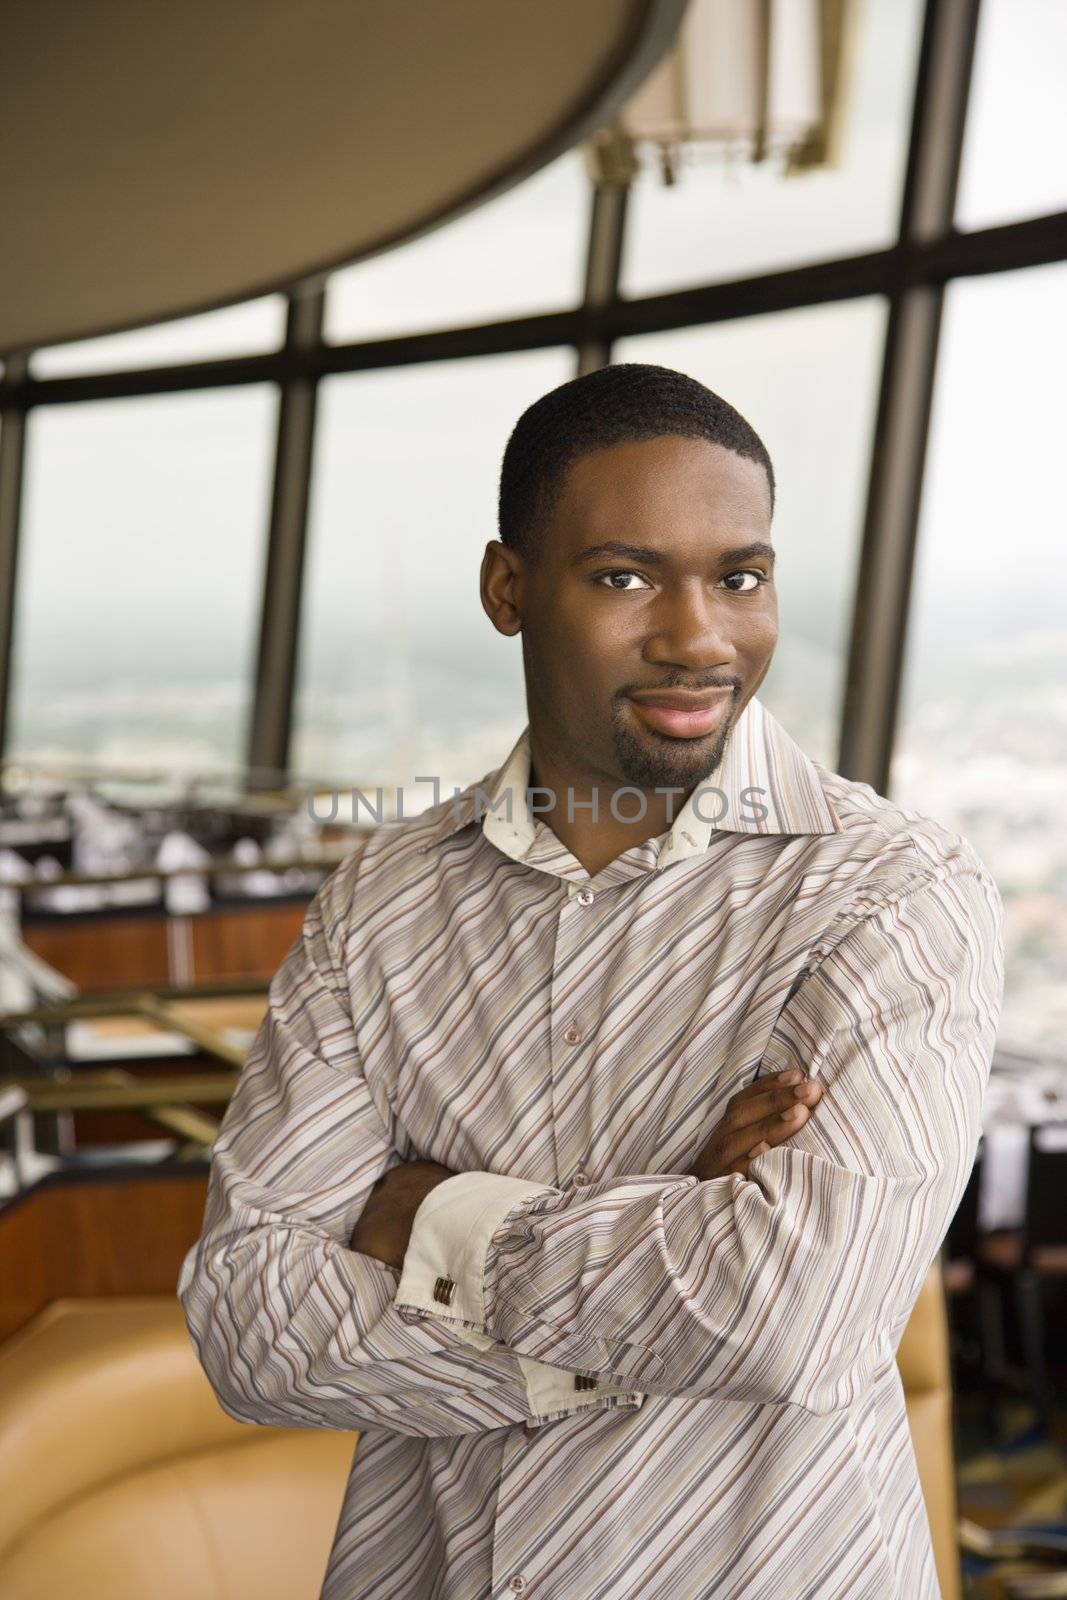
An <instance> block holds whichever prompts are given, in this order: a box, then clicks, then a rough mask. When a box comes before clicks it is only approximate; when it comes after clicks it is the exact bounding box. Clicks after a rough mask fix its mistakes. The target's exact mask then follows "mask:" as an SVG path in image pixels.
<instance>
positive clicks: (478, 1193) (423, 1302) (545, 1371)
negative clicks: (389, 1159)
mask: <svg viewBox="0 0 1067 1600" xmlns="http://www.w3.org/2000/svg"><path fill="white" fill-rule="evenodd" d="M558 1193H559V1190H557V1189H554V1188H553V1186H552V1185H551V1184H545V1183H527V1182H525V1181H524V1180H523V1179H521V1178H509V1177H506V1176H503V1175H502V1174H500V1173H496V1172H460V1173H457V1174H456V1175H455V1177H452V1178H446V1179H445V1180H444V1182H443V1183H438V1184H435V1185H434V1187H433V1188H432V1189H431V1190H430V1192H429V1194H428V1195H426V1197H425V1199H424V1200H423V1201H422V1202H421V1204H420V1205H419V1208H418V1210H417V1211H416V1213H415V1217H414V1220H413V1221H412V1225H411V1236H410V1238H409V1240H408V1247H407V1250H406V1251H405V1254H404V1265H403V1268H402V1270H401V1274H400V1282H399V1284H398V1285H397V1291H396V1298H395V1305H396V1308H397V1310H398V1311H405V1310H411V1311H422V1312H424V1313H425V1312H429V1313H431V1314H432V1315H433V1316H436V1317H440V1318H441V1319H442V1320H445V1321H447V1322H448V1323H449V1325H450V1326H451V1328H452V1330H453V1332H454V1333H455V1334H456V1335H457V1336H459V1337H461V1338H463V1339H466V1340H467V1341H468V1342H469V1343H470V1344H473V1345H476V1346H477V1347H478V1348H479V1349H482V1350H484V1349H488V1347H489V1346H490V1345H494V1344H497V1343H498V1341H497V1340H496V1339H493V1338H492V1337H491V1336H490V1335H489V1334H487V1333H486V1331H485V1257H486V1253H487V1251H488V1249H489V1241H490V1239H491V1238H492V1236H493V1234H494V1233H495V1232H496V1230H497V1229H498V1228H499V1227H500V1225H501V1223H502V1222H503V1221H504V1218H505V1217H506V1216H507V1215H508V1213H509V1212H510V1211H513V1210H514V1209H515V1208H516V1206H518V1205H521V1204H522V1202H523V1201H524V1200H526V1199H529V1198H530V1197H532V1196H537V1197H539V1196H541V1195H545V1194H558ZM518 1360H519V1364H520V1366H521V1367H522V1371H523V1375H524V1377H525V1380H526V1393H527V1398H528V1401H529V1405H530V1412H531V1416H532V1418H533V1420H534V1421H535V1422H541V1421H546V1420H548V1418H549V1417H550V1416H556V1417H558V1416H561V1415H566V1414H568V1413H570V1412H574V1411H583V1410H587V1409H589V1408H590V1407H591V1406H595V1405H599V1404H600V1403H601V1401H602V1399H603V1397H605V1396H607V1395H614V1396H619V1397H621V1398H622V1399H623V1400H628V1401H631V1402H632V1404H633V1405H634V1406H635V1407H636V1406H640V1405H641V1403H642V1401H643V1400H644V1398H645V1397H644V1395H643V1394H639V1393H637V1392H636V1391H634V1390H632V1389H624V1388H623V1387H622V1386H621V1385H619V1384H614V1383H598V1382H595V1381H594V1380H592V1379H586V1378H582V1379H580V1380H579V1378H578V1375H577V1374H576V1373H575V1372H573V1371H571V1370H570V1369H568V1368H566V1367H553V1366H550V1365H549V1364H548V1363H547V1362H544V1361H534V1360H533V1359H531V1358H530V1357H529V1356H522V1355H520V1356H519V1357H518Z"/></svg>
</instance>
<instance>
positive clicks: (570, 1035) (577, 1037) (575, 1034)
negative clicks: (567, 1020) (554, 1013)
mask: <svg viewBox="0 0 1067 1600" xmlns="http://www.w3.org/2000/svg"><path fill="white" fill-rule="evenodd" d="M563 1037H564V1039H566V1041H567V1043H568V1044H581V1042H582V1030H581V1028H576V1027H575V1026H574V1024H573V1023H572V1024H571V1026H570V1027H569V1028H568V1029H567V1030H566V1032H565V1033H564V1035H563Z"/></svg>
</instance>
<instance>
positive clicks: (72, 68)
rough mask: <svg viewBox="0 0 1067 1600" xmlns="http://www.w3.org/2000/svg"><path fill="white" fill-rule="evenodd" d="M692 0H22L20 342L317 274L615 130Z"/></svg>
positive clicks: (7, 346)
mask: <svg viewBox="0 0 1067 1600" xmlns="http://www.w3.org/2000/svg"><path fill="white" fill-rule="evenodd" d="M684 10H685V0H578V3H576V0H536V3H534V4H529V3H528V0H181V3H180V4H164V3H156V0H79V4H77V5H71V4H69V3H68V0H11V3H9V4H8V5H6V6H5V7H4V8H3V12H2V17H0V45H2V50H3V55H4V59H5V64H6V65H5V73H4V93H3V95H2V96H0V144H2V147H3V149H4V150H5V151H6V153H7V155H6V160H5V161H4V163H3V164H2V166H0V233H2V237H3V241H4V243H3V249H2V250H0V350H15V349H24V348H30V347H32V346H39V345H44V344H54V343H58V342H60V341H63V340H66V339H71V338H80V337H84V336H86V335H88V334H95V333H103V332H111V331H114V330H117V329H119V328H126V327H134V326H138V325H140V324H143V323H146V322H154V321H158V320H161V319H163V318H166V317H171V316H176V315H181V314H186V313H189V312H193V311H198V310H203V309H206V308H207V307H209V306H216V305H220V304H224V303H227V302H229V301H232V300H237V299H244V298H246V297H248V296H250V295H252V294H256V293H260V292H263V291H264V290H267V289H273V288H277V287H280V286H284V285H285V284H288V283H292V282H295V281H299V280H300V279H304V278H307V277H309V276H313V275H315V274H316V273H318V272H320V271H322V270H324V269H325V268H327V267H333V266H336V265H339V264H340V263H342V262H347V261H352V260H356V259H359V258H361V257H363V256H366V255H371V254H374V253H375V252H377V251H379V250H382V249H385V248H387V247H388V246H389V245H391V244H396V243H399V242H400V241H401V240H404V239H408V238H412V237H414V236H415V235H416V234H418V233H422V232H425V231H426V230H428V229H429V228H431V227H434V226H436V225H438V224H439V223H441V222H443V221H447V220H449V219H450V218H451V217H453V216H456V215H458V214H459V213H460V212H461V211H464V210H466V209H468V208H469V207H470V206H472V205H474V204H477V203H479V202H480V201H482V200H485V199H488V198H490V197H491V196H492V195H494V194H497V193H499V192H501V191H502V190H503V189H505V188H508V187H509V186H510V185H511V184H512V183H514V182H516V181H518V180H519V179H520V178H523V177H526V176H528V175H529V173H531V172H533V171H535V170H536V169H537V168H538V167H539V166H542V165H544V164H545V162H547V161H549V160H551V159H552V158H553V157H554V156H555V155H557V154H559V153H560V152H561V151H563V150H564V149H566V148H568V147H569V146H570V145H572V144H573V143H574V142H575V141H576V140H578V139H580V138H582V137H583V136H584V135H586V134H587V133H590V132H592V131H593V129H595V128H596V127H598V126H600V125H601V124H602V123H603V122H605V121H606V120H608V119H609V118H610V117H611V116H612V115H613V114H614V113H615V111H616V110H617V109H618V107H619V106H620V105H621V104H622V103H623V101H624V100H625V99H626V98H627V97H628V96H629V95H630V94H631V93H632V92H633V90H634V89H635V88H636V87H637V86H638V85H639V84H640V83H641V82H642V81H643V79H644V78H645V77H646V76H647V75H648V73H649V72H650V71H651V69H652V68H653V67H654V66H655V64H656V62H657V61H658V60H659V59H660V57H661V56H662V55H663V53H664V52H665V50H666V49H667V47H668V46H669V44H670V43H671V40H672V38H673V36H674V34H675V32H676V31H677V27H678V24H679V22H680V20H681V17H682V13H683V12H684Z"/></svg>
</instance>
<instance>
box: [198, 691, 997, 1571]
mask: <svg viewBox="0 0 1067 1600" xmlns="http://www.w3.org/2000/svg"><path fill="white" fill-rule="evenodd" d="M529 776H530V756H529V735H528V730H525V731H524V733H523V734H522V736H521V737H520V739H519V740H518V742H517V744H516V745H515V748H514V749H513V750H512V752H511V754H510V755H509V757H508V758H507V760H506V761H505V762H504V764H503V765H502V766H501V767H500V768H499V769H498V770H497V771H496V772H495V773H493V774H490V775H489V776H488V777H487V778H484V779H482V780H481V783H480V784H478V785H473V784H472V785H471V786H470V787H469V788H468V789H466V790H463V791H462V792H461V793H460V794H459V796H458V797H453V798H449V799H445V800H442V801H440V803H438V804H436V805H434V806H432V807H431V808H430V809H429V810H427V811H425V812H423V813H422V814H421V815H420V816H417V817H415V818H413V819H410V820H406V821H398V822H390V823H386V824H384V825H382V826H380V827H377V828H374V829H371V830H369V831H368V832H367V833H366V834H364V835H363V836H361V838H360V840H359V843H358V844H357V846H356V848H355V849H354V850H353V851H352V853H351V854H350V855H349V856H348V857H346V859H345V861H344V862H343V863H342V865H341V866H340V867H339V868H338V869H337V870H336V872H334V874H333V875H332V876H331V878H330V879H329V880H328V881H327V882H326V884H325V885H324V886H323V888H322V889H321V890H320V891H319V893H318V895H317V896H316V898H315V900H314V901H313V902H312V904H311V907H310V909H309V912H308V915H307V919H306V922H305V925H304V930H303V934H302V936H301V937H300V938H299V939H298V940H297V941H296V943H295V944H294V946H293V948H292V950H291V951H290V953H289V955H288V956H287V958H286V960H285V962H284V964H283V965H282V967H281V968H280V969H279V971H278V973H277V975H276V977H275V979H274V982H273V984H272V987H271V992H270V999H269V1006H268V1011H267V1015H266V1017H265V1019H264V1022H263V1026H262V1028H261V1030H260V1032H259V1034H258V1036H257V1038H256V1041H255V1043H254V1045H253V1047H252V1050H251V1053H250V1055H249V1058H248V1061H247V1064H246V1066H245V1068H244V1070H243V1072H242V1074H241V1076H240V1079H239V1082H238V1086H237V1088H236V1091H235V1093H234V1095H233V1098H232V1101H231V1103H230V1105H229V1108H228V1110H227V1113H226V1117H225V1119H224V1122H223V1125H222V1130H221V1132H220V1135H219V1138H218V1141H217V1143H216V1146H215V1150H214V1156H213V1162H212V1172H211V1180H210V1185H209V1193H208V1201H207V1209H206V1214H205V1218H204V1226H203V1231H202V1234H201V1237H200V1240H199V1242H198V1243H197V1245H195V1246H194V1247H193V1249H192V1250H191V1251H190V1252H189V1255H188V1256H187V1258H186V1260H185V1263H184V1265H183V1268H182V1274H181V1279H180V1284H179V1293H180V1295H181V1298H182V1301H183V1304H184V1308H185V1312H186V1316H187V1319H188V1323H189V1328H190V1332H191V1334H192V1337H193V1340H194V1342H195V1344H196V1347H197V1349H198V1352H199V1356H200V1359H201V1361H202V1363H203V1365H204V1368H205V1370H206V1372H207V1374H208V1376H209V1378H210V1380H211V1382H212V1384H213V1386H214V1388H215V1391H216V1393H217V1394H218V1397H219V1399H220V1401H221V1403H222V1405H223V1406H224V1407H225V1409H226V1410H227V1411H228V1412H230V1413H231V1414H232V1415H234V1416H236V1417H239V1418H243V1419H247V1420H249V1421H253V1422H260V1423H272V1424H276V1425H280V1426H283V1427H327V1428H337V1429H352V1430H358V1431H359V1433H360V1438H359V1441H358V1446H357V1449H356V1454H355V1459H354V1464H353V1468H352V1472H351V1476H350V1478H349V1482H348V1487H347V1491H346V1494H345V1499H344V1504H343V1508H342V1512H341V1517H340V1521H339V1524H338V1528H337V1532H336V1537H335V1541H334V1546H333V1550H332V1554H331V1557H330V1563H329V1569H328V1572H327V1574H326V1578H325V1583H324V1588H323V1590H322V1593H323V1595H324V1596H325V1597H326V1600H364V1597H366V1600H490V1597H491V1600H513V1597H514V1596H515V1595H517V1594H520V1593H521V1594H526V1595H528V1596H530V1597H532V1600H712V1597H714V1600H801V1597H807V1600H846V1597H847V1600H861V1597H862V1600H930V1597H935V1596H937V1594H938V1587H937V1581H936V1578H935V1575H934V1568H933V1560H932V1555H931V1544H930V1535H929V1528H928V1524H927V1521H926V1515H925V1510H924V1505H923V1500H922V1496H921V1492H920V1487H919V1482H918V1478H917V1474H916V1466H915V1459H914V1455H913V1451H912V1446H911V1442H910V1437H909V1433H908V1425H907V1418H906V1413H905V1406H904V1395H903V1391H902V1388H901V1382H900V1377H899V1374H898V1370H897V1366H896V1362H895V1351H896V1347H897V1343H898V1341H899V1338H900V1335H901V1333H902V1331H903V1328H904V1325H905V1323H906V1321H907V1318H908V1315H909V1311H910V1309H911V1306H912V1304H913V1302H914V1300H915V1297H916V1295H917V1293H918V1290H919V1287H920V1285H921V1283H922V1280H923V1278H924V1276H925V1274H926V1271H927V1269H928V1268H929V1266H930V1264H931V1263H932V1261H933V1260H934V1259H935V1257H936V1255H937V1252H938V1249H939V1246H940V1244H941V1240H942V1238H943V1235H944V1233H945V1231H946V1228H947V1226H948V1222H949V1219H950V1217H951V1215H952V1213H953V1210H954V1208H955V1206H956V1203H957V1201H958V1199H959V1197H960V1195H961V1192H962V1190H963V1187H964V1184H965V1182H966V1178H967V1174H968V1171H969V1169H970V1166H971V1163H972V1160H973V1157H974V1153H975V1149H976V1145H977V1141H978V1135H979V1123H980V1114H981V1104H982V1098H983V1092H984V1088H985V1084H986V1079H987V1075H988V1070H989V1063H990V1058H991V1054H992V1050H993V1043H994V1036H995V1032H996V1025H997V1020H998V1015H999V1009H1000V1000H1001V990H1002V968H1003V950H1002V912H1001V904H1000V898H999V895H998V893H997V889H996V887H995V885H994V883H993V881H992V879H991V878H990V875H989V873H988V871H987V870H986V868H985V867H984V865H983V864H982V862H981V860H980V859H979V857H978V856H977V855H976V853H975V851H974V850H973V848H972V847H971V846H970V845H969V844H968V843H967V842H966V841H964V840H963V839H961V838H960V837H959V836H958V835H957V834H955V833H952V832H950V831H949V830H948V829H946V828H944V827H942V826H940V825H939V824H938V823H937V822H935V821H932V820H931V819H929V818H927V817H925V816H923V815H921V814H919V813H917V812H915V811H907V810H902V809H901V808H900V807H898V806H896V805H894V804H892V803H891V802H890V801H888V800H886V799H884V798H882V797H881V796H879V795H878V794H877V793H875V791H874V790H873V789H872V788H870V787H869V786H868V785H866V784H861V783H854V782H850V781H848V780H846V779H844V778H842V777H840V776H838V775H837V774H834V773H832V772H830V771H829V770H827V769H826V768H825V767H824V766H822V765H821V764H819V763H818V762H815V761H811V760H809V759H808V757H807V756H805V755H804V753H803V752H802V751H801V750H800V749H799V748H798V746H797V745H796V744H795V743H794V742H793V740H792V739H791V738H790V737H789V736H788V735H787V734H786V732H785V730H784V729H783V728H782V727H781V726H780V725H779V724H778V723H777V722H776V721H775V719H774V718H773V717H772V716H771V714H770V713H769V712H768V711H767V709H766V708H765V707H764V706H763V705H762V703H761V702H760V701H759V700H758V699H757V698H753V699H751V700H750V701H749V702H748V704H747V706H746V707H745V709H744V711H743V713H742V715H741V717H740V718H739V720H738V722H737V724H736V725H735V727H734V729H733V731H732V732H731V734H730V737H729V739H728V741H727V746H726V751H725V754H724V757H723V760H722V762H721V764H720V767H719V768H718V770H717V771H716V772H715V773H714V774H713V775H712V777H711V778H709V779H708V780H707V781H706V782H705V783H704V784H701V785H700V786H699V787H698V788H697V789H696V790H695V791H694V792H693V794H692V795H691V796H690V797H689V799H688V800H687V801H686V803H685V805H684V806H683V807H681V809H680V810H679V812H678V815H677V817H676V818H675V820H674V822H673V823H672V825H671V826H670V828H669V829H668V831H667V832H666V833H663V834H661V835H660V836H659V837H658V838H653V839H649V840H647V841H645V842H644V843H642V844H638V845H636V846H634V847H632V848H629V849H626V850H625V851H624V852H623V853H622V854H620V855H619V856H617V857H616V859H615V860H614V861H612V862H611V863H610V864H609V865H608V866H606V867H605V868H603V870H602V871H600V872H598V873H596V874H595V875H594V876H590V875H589V874H588V873H587V872H586V870H585V869H584V868H583V867H582V866H581V864H580V863H579V862H578V861H577V860H576V858H575V857H574V856H573V855H572V854H571V853H570V852H569V851H568V850H567V849H566V848H565V846H564V845H563V844H562V842H561V841H560V839H559V838H558V837H557V836H556V834H555V833H553V832H552V830H551V829H550V828H549V827H548V826H547V825H546V824H545V823H544V822H543V821H542V820H540V818H539V817H538V816H537V814H536V804H533V805H531V804H530V803H529V801H528V800H527V798H526V791H527V785H528V783H529ZM711 790H714V791H715V792H714V793H711V792H710V791H711ZM508 793H510V794H511V795H512V796H514V797H516V798H517V800H518V802H519V803H517V804H514V805H512V806H511V816H510V818H509V817H508V815H507V807H506V805H505V804H504V803H502V802H503V801H504V799H505V798H506V795H507V794H508ZM792 1066H799V1067H801V1068H803V1069H804V1070H805V1071H806V1072H808V1073H811V1074H816V1073H817V1074H818V1075H819V1077H820V1079H821V1082H822V1084H823V1089H824V1093H823V1097H822V1100H821V1101H820V1103H819V1104H818V1106H817V1107H816V1108H815V1110H814V1111H813V1113H812V1114H811V1116H810V1117H809V1118H808V1120H807V1122H806V1124H805V1125H804V1126H803V1127H802V1128H801V1129H800V1131H799V1132H797V1133H795V1134H794V1135H792V1136H791V1137H790V1139H789V1140H788V1141H787V1142H786V1143H784V1144H782V1145H780V1146H778V1147H776V1148H772V1149H770V1150H768V1151H766V1152H765V1153H764V1154H762V1155H760V1156H758V1157H756V1158H754V1159H753V1160H752V1162H751V1164H750V1167H749V1170H748V1174H747V1176H744V1177H742V1176H740V1175H738V1174H730V1175H727V1176H723V1177H719V1178H714V1179H711V1180H709V1181H698V1180H697V1179H696V1178H695V1177H693V1176H691V1175H689V1173H688V1168H689V1167H690V1166H691V1165H692V1164H693V1163H694V1162H695V1160H696V1158H697V1156H698V1154H699V1152H700V1150H701V1149H702V1147H703V1145H704V1144H705V1143H706V1141H707V1140H708V1138H709V1136H710V1134H711V1132H712V1131H713V1129H714V1128H715V1126H716V1124H717V1123H718V1122H719V1120H720V1119H721V1117H722V1115H723V1113H724V1111H725V1108H726V1105H727V1102H728V1101H729V1099H730V1097H731V1096H732V1095H733V1094H735V1093H736V1092H737V1091H738V1090H739V1089H741V1088H742V1087H743V1086H744V1085H745V1084H747V1083H749V1082H751V1081H752V1080H753V1079H754V1078H756V1077H758V1076H761V1075H766V1074H771V1073H776V1072H780V1071H783V1070H784V1069H786V1068H789V1067H792ZM418 1157H425V1158H429V1159H431V1160H434V1161H437V1162H441V1163H442V1164H444V1165H445V1166H448V1167H450V1168H451V1169H453V1171H454V1172H455V1173H456V1174H457V1176H455V1177H452V1178H449V1179H447V1180H446V1181H445V1182H443V1183H441V1184H439V1185H438V1186H437V1188H435V1189H434V1190H433V1191H432V1192H431V1193H430V1194H429V1195H427V1197H426V1199H425V1200H424V1201H423V1202H422V1205H421V1206H420V1207H419V1210H418V1213H417V1215H416V1217H415V1222H414V1226H413V1229H412V1234H411V1241H410V1244H409V1246H408V1250H407V1254H406V1256H405V1260H404V1266H403V1270H402V1271H401V1272H399V1273H398V1272H397V1271H395V1270H394V1269H392V1268H390V1267H388V1266H386V1265H385V1264H384V1263H382V1262H379V1261H377V1260H376V1259H375V1258H373V1257H371V1256H367V1255H363V1254H360V1253H357V1252H355V1251H353V1250H352V1249H351V1248H350V1247H349V1241H350V1239H351V1235H352V1232H353V1229H354V1227H355V1224H356V1221H357V1219H358V1218H359V1216H360V1213H361V1211H362V1209H363V1207H364V1205H365V1203H366V1201H367V1197H368V1194H369V1192H370V1190H371V1187H372V1186H373V1185H374V1183H375V1182H376V1180H377V1179H378V1178H379V1177H380V1176H381V1175H382V1174H383V1173H384V1172H385V1171H386V1170H387V1169H388V1168H390V1167H391V1166H393V1165H394V1164H396V1163H397V1162H398V1161H401V1160H410V1159H414V1158H418Z"/></svg>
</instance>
